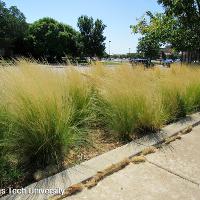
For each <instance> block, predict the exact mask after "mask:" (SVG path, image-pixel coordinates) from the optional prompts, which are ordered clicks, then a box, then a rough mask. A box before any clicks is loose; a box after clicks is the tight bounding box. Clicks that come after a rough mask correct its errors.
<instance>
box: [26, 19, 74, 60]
mask: <svg viewBox="0 0 200 200" xmlns="http://www.w3.org/2000/svg"><path fill="white" fill-rule="evenodd" d="M77 37H78V33H77V32H76V31H75V30H74V29H73V28H72V27H71V26H68V25H65V24H62V23H59V22H57V21H56V20H54V19H52V18H43V19H40V20H38V21H36V22H34V23H33V24H31V25H30V26H29V31H28V37H27V38H26V40H27V42H28V44H29V46H30V49H29V50H30V52H31V54H32V55H33V56H34V57H39V58H40V57H43V58H47V59H48V60H49V61H60V60H61V58H62V56H64V55H66V54H67V55H71V56H75V55H77Z"/></svg>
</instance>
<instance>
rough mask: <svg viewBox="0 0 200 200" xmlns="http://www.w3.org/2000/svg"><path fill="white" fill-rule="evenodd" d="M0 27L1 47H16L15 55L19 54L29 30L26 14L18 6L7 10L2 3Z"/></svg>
mask: <svg viewBox="0 0 200 200" xmlns="http://www.w3.org/2000/svg"><path fill="white" fill-rule="evenodd" d="M0 27H1V28H0V47H1V48H5V47H7V48H9V47H11V46H14V51H15V53H19V52H20V51H21V50H20V48H21V49H22V45H20V44H22V43H23V39H24V37H25V35H26V33H27V29H28V24H27V23H26V18H25V16H24V14H23V13H22V12H20V10H19V9H18V8H17V7H16V6H11V7H10V8H7V7H6V4H5V3H4V2H3V1H0Z"/></svg>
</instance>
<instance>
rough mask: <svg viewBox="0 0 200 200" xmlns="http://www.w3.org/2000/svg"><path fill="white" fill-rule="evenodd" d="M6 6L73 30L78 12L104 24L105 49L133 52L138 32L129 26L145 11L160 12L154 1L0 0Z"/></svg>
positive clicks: (33, 17)
mask: <svg viewBox="0 0 200 200" xmlns="http://www.w3.org/2000/svg"><path fill="white" fill-rule="evenodd" d="M3 1H4V2H5V3H6V5H7V7H10V6H13V5H15V6H17V7H18V8H19V9H20V10H21V11H22V12H23V13H24V15H25V16H26V19H27V22H29V23H32V22H34V21H36V20H38V19H40V18H43V17H52V18H54V19H56V20H58V21H60V22H63V23H66V24H69V25H71V26H72V27H74V28H75V29H77V19H78V17H80V16H81V15H88V16H92V17H93V18H94V19H97V18H99V19H101V20H103V23H104V24H105V25H106V26H107V27H106V29H105V32H104V35H105V36H106V51H107V52H108V53H109V41H111V42H110V52H111V54H126V53H128V52H129V48H130V52H136V47H137V43H138V38H139V37H140V35H134V34H132V33H131V29H130V25H134V24H136V23H137V19H138V18H140V17H141V16H142V15H143V14H144V13H145V12H146V11H152V12H153V13H154V12H162V7H161V6H160V5H158V4H157V1H156V0H56V1H55V0H3Z"/></svg>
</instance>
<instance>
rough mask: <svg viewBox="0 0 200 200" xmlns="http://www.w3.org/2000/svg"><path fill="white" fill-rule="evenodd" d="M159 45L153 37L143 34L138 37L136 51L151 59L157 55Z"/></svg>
mask: <svg viewBox="0 0 200 200" xmlns="http://www.w3.org/2000/svg"><path fill="white" fill-rule="evenodd" d="M159 50H160V45H159V43H158V42H157V41H156V40H154V38H151V37H148V36H145V37H142V38H140V39H139V43H138V46H137V51H138V53H140V54H142V53H143V54H144V57H146V58H149V59H150V60H152V59H153V58H157V57H158V55H159Z"/></svg>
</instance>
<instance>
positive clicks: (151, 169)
mask: <svg viewBox="0 0 200 200" xmlns="http://www.w3.org/2000/svg"><path fill="white" fill-rule="evenodd" d="M146 157H147V161H146V162H145V163H142V164H138V165H134V164H130V165H128V166H127V167H126V168H125V169H123V170H121V171H119V172H117V173H114V174H112V175H111V176H108V177H106V178H105V179H104V180H102V181H100V182H99V183H98V185H97V186H96V187H94V188H92V189H90V190H87V189H85V190H83V191H82V192H80V193H78V194H77V195H74V196H71V197H68V198H65V199H66V200H84V199H87V200H105V199H109V200H132V199H133V200H161V199H162V200H169V199H170V200H199V199H200V187H199V185H200V126H197V127H195V128H194V129H193V131H192V132H191V133H189V134H187V135H183V136H182V139H181V140H176V141H174V142H172V143H171V144H170V145H166V146H163V147H162V148H161V149H159V150H158V151H157V152H156V153H154V154H151V155H148V156H146Z"/></svg>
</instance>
